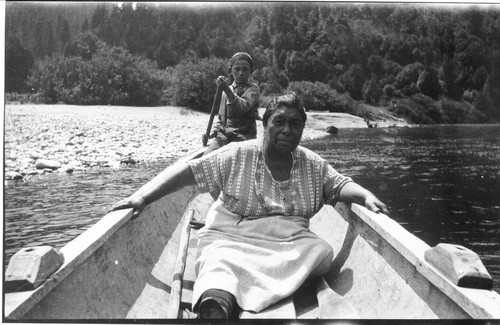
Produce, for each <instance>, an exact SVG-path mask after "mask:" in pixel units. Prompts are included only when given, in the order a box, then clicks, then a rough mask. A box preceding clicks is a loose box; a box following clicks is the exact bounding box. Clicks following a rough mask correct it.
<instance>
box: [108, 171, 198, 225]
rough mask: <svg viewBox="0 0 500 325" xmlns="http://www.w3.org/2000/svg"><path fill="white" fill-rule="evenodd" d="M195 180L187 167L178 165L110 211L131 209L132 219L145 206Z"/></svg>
mask: <svg viewBox="0 0 500 325" xmlns="http://www.w3.org/2000/svg"><path fill="white" fill-rule="evenodd" d="M195 184H196V179H195V178H194V174H193V172H192V171H191V168H190V167H189V165H188V164H187V163H186V164H180V165H178V166H175V167H173V170H171V171H170V172H169V173H166V174H165V175H164V176H163V178H160V179H158V180H157V181H156V182H155V183H154V184H153V185H152V186H151V187H150V188H148V189H147V190H145V191H144V192H141V193H139V194H134V195H132V196H131V197H129V198H126V199H123V200H121V201H118V202H117V203H115V204H114V205H113V206H112V207H111V211H115V210H121V209H127V208H133V209H134V214H133V218H136V217H137V216H139V214H140V213H141V211H142V210H143V209H144V207H146V205H148V204H150V203H152V202H154V201H156V200H158V199H159V198H161V197H163V196H165V195H167V194H169V193H172V192H175V191H177V190H179V189H181V188H183V187H184V186H188V185H195Z"/></svg>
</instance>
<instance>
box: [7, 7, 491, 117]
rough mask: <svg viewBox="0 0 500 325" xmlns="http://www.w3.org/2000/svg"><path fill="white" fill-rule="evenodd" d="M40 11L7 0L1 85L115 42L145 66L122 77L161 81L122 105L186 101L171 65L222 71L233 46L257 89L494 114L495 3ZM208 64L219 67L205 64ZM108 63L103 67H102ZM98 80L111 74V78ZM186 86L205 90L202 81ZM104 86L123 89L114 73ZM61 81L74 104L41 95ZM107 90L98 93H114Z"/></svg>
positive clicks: (26, 85) (19, 86)
mask: <svg viewBox="0 0 500 325" xmlns="http://www.w3.org/2000/svg"><path fill="white" fill-rule="evenodd" d="M49 7H50V8H48V7H47V5H41V4H33V3H32V4H26V3H14V2H12V3H10V2H9V3H7V6H6V32H7V35H6V36H7V37H6V39H7V44H6V88H7V89H6V90H7V91H8V92H26V91H30V90H33V91H41V90H40V88H36V87H34V86H36V85H38V87H40V84H41V83H40V82H38V83H37V80H35V79H36V78H43V75H44V73H49V71H52V70H54V69H52V70H51V69H48V68H47V67H48V66H49V65H50V64H51V63H50V62H57V60H55V61H54V59H52V61H50V59H48V58H54V57H56V56H57V57H59V58H61V59H60V61H61V62H62V61H63V59H62V58H64V59H66V60H68V59H69V58H73V59H72V60H77V59H74V58H78V60H80V61H81V62H80V63H81V65H82V66H86V67H88V68H90V65H89V64H86V65H85V64H83V62H84V61H89V60H94V66H95V65H96V62H100V63H99V64H101V63H102V62H101V61H102V60H104V61H106V59H104V57H110V55H109V53H108V52H113V51H114V52H116V51H118V50H117V49H121V50H120V51H122V52H120V53H122V54H123V55H121V56H118V57H119V58H117V56H116V55H115V59H117V60H121V59H124V58H125V57H128V56H130V57H134V60H136V65H137V67H139V66H141V62H143V63H144V64H145V66H147V67H148V68H147V69H146V70H147V71H148V75H147V76H146V75H143V76H142V77H140V78H139V77H137V78H136V79H137V80H135V81H134V82H132V81H130V80H132V79H133V78H132V77H131V75H134V72H133V71H132V70H130V69H129V70H130V71H128V70H127V71H128V72H126V73H127V76H125V72H124V71H122V72H121V74H120V77H121V78H122V79H123V78H128V79H129V82H130V84H133V83H135V82H145V80H148V81H147V82H146V83H147V84H148V85H149V86H150V87H159V89H157V90H153V91H152V92H155V91H156V93H157V94H156V95H154V96H152V95H149V97H148V98H150V99H151V98H154V100H153V101H152V102H149V101H144V100H142V101H135V102H131V101H130V94H128V93H127V94H125V95H123V94H122V95H119V96H115V97H116V98H121V99H120V100H121V102H120V103H122V104H124V103H125V104H127V103H129V104H137V102H141V103H143V104H148V103H149V104H158V103H175V104H186V102H189V103H191V102H196V100H194V101H193V100H191V99H190V100H186V99H185V98H184V99H183V96H181V95H180V94H178V93H176V91H181V90H180V89H178V86H177V84H178V83H180V82H181V79H182V78H184V77H185V75H183V74H181V73H179V70H182V69H184V70H183V71H186V70H188V71H189V69H193V70H196V69H197V68H200V67H201V68H203V67H204V68H203V69H204V70H205V72H206V73H208V74H209V76H207V77H206V78H208V77H210V78H211V77H212V76H211V74H215V73H220V72H221V69H222V71H223V66H224V64H223V60H224V59H227V58H228V57H229V56H231V55H232V54H233V53H234V52H236V51H247V52H249V53H251V54H252V56H253V57H254V59H255V62H256V71H255V73H254V78H255V79H256V81H257V82H259V84H260V85H261V89H262V91H263V94H268V93H272V92H276V91H280V90H281V89H283V88H286V87H288V85H289V84H290V83H293V84H294V86H295V87H296V89H297V90H299V91H303V92H316V93H322V94H328V95H324V96H323V97H325V98H326V97H328V96H330V95H331V96H337V97H339V98H340V97H342V96H343V97H344V98H345V97H346V96H347V97H349V100H351V99H352V100H354V101H362V102H364V103H367V104H371V105H379V106H391V105H396V104H398V105H399V104H400V103H404V101H405V100H408V99H412V104H411V105H406V106H404V105H403V106H401V105H400V106H399V108H398V109H397V110H398V113H399V114H403V115H405V112H404V111H405V110H408V109H409V110H411V111H412V112H414V111H416V110H418V109H416V108H415V107H413V106H415V105H420V106H422V105H423V104H422V103H427V104H425V105H424V106H425V107H423V108H422V110H424V113H423V115H422V116H420V117H415V116H412V118H413V119H416V120H417V121H416V122H425V119H424V117H425V116H424V115H426V114H427V117H428V118H430V119H431V120H433V121H434V122H446V121H447V120H446V119H445V118H444V117H445V116H446V114H444V113H446V112H442V111H443V109H445V108H446V107H448V106H450V105H451V104H450V103H451V102H460V103H462V104H460V105H463V104H465V105H469V106H467V108H466V109H468V108H470V107H472V108H471V109H474V110H476V111H477V112H475V114H477V115H478V116H480V118H479V120H488V119H499V118H500V101H499V100H498V91H497V90H498V89H500V83H499V79H500V76H499V73H500V72H499V68H498V63H499V61H500V46H499V45H500V10H499V8H498V7H491V8H485V7H475V6H467V7H456V6H447V5H443V6H441V7H436V6H434V7H432V6H428V5H427V6H426V5H418V4H414V5H411V4H395V5H389V4H377V3H372V4H345V3H344V4H340V3H328V2H317V3H316V2H297V3H296V2H293V3H265V2H264V3H263V2H257V3H236V4H223V5H220V4H219V5H212V4H209V3H206V4H205V5H204V6H202V7H200V6H195V5H188V4H175V3H163V4H159V5H156V4H145V3H143V4H141V3H138V4H137V5H133V4H132V3H127V2H125V3H123V4H122V5H121V6H118V5H116V4H112V3H97V4H86V5H84V4H73V5H62V4H59V5H57V6H49ZM115 54H116V53H115ZM96 55H98V56H100V57H101V59H99V58H98V57H96ZM210 60H212V61H211V62H212V64H213V62H214V61H213V60H217V62H218V63H217V64H215V66H213V67H212V68H211V69H209V70H210V71H207V68H206V64H207V62H209V61H210ZM108 61H109V60H108ZM108 61H106V62H108ZM75 62H76V61H75ZM75 62H73V63H72V64H73V66H75V65H77V63H75ZM87 63H88V62H87ZM99 64H97V65H99ZM109 64H112V63H111V62H109V63H106V64H104V65H103V64H101V69H105V67H108V65H109ZM42 66H43V67H46V68H47V69H45V70H43V69H42V68H41V67H42ZM132 66H134V65H132ZM79 67H80V66H79ZM80 68H81V67H80ZM65 69H70V67H66V68H65ZM105 70H106V69H105ZM108 70H110V73H111V72H112V71H113V73H116V70H113V69H108ZM43 71H45V72H43ZM93 73H94V74H99V72H98V71H94V72H93ZM87 74H88V73H87ZM49 75H50V78H53V77H54V76H55V75H53V74H50V73H49V74H48V75H46V76H45V77H48V76H49ZM83 75H84V74H83V73H82V74H81V75H79V76H83ZM88 75H89V76H88V79H87V81H88V82H90V83H93V82H96V81H95V78H93V77H92V76H91V75H92V74H88ZM100 77H101V78H104V79H106V78H107V79H108V81H109V80H115V79H116V76H112V75H107V76H104V77H103V76H100ZM50 78H49V79H50ZM200 78H202V77H200ZM153 80H154V81H153ZM38 81H40V80H38ZM108 83H109V82H108ZM193 83H196V84H197V86H196V87H204V88H206V87H207V82H206V81H200V80H198V81H196V82H194V81H193ZM102 84H103V85H104V84H105V82H102ZM110 84H113V85H114V86H113V87H118V88H116V89H123V88H124V86H123V84H121V83H120V82H118V81H116V80H115V81H114V82H111V83H110ZM151 85H157V86H151ZM191 86H192V85H191ZM57 87H59V88H61V89H60V90H57V89H58V88H57ZM64 87H70V88H71V89H73V90H72V92H73V97H72V98H73V99H74V100H76V101H77V102H78V100H79V97H78V96H79V95H78V94H79V93H78V91H77V90H78V89H82V85H77V84H76V81H75V83H71V82H68V81H64V82H62V81H61V82H60V83H59V85H53V87H52V88H53V89H52V91H53V93H54V94H55V95H53V96H55V97H53V98H52V99H51V100H53V101H54V100H59V101H61V100H64V98H63V97H64V96H63V97H61V95H59V93H61V92H62V88H64ZM103 87H105V86H103ZM120 87H121V88H120ZM196 87H194V88H193V90H196ZM35 88H36V89H35ZM56 88H57V89H56ZM204 88H203V89H201V93H203V95H202V96H201V97H204V98H206V99H207V100H210V98H209V96H208V95H207V94H208V93H209V92H210V91H209V90H207V89H204ZM64 89H66V88H64ZM116 89H115V90H113V91H108V92H109V93H113V92H115V93H117V92H118V91H119V90H116ZM175 89H178V90H175ZM65 91H66V92H68V91H67V89H66V90H65ZM85 92H87V93H88V91H87V90H85ZM77 93H78V94H77ZM143 93H146V91H145V90H144V91H143ZM75 94H76V95H75ZM141 94H142V93H141ZM141 94H139V95H138V94H136V95H134V96H142V95H144V94H142V95H141ZM144 96H145V95H144ZM49 97H50V96H49ZM110 98H114V97H113V96H104V97H103V96H94V99H93V100H92V101H90V102H92V103H93V102H95V101H100V100H106V101H107V103H110V101H111V99H110ZM325 101H326V100H323V101H320V102H318V104H317V105H316V107H315V108H317V109H331V107H330V108H328V107H324V104H325V103H326V102H325ZM433 101H441V102H440V105H437V106H436V105H435V104H432V105H431V104H430V103H433ZM444 101H446V102H444ZM321 102H322V103H323V106H322V104H321ZM111 103H115V102H113V101H111ZM419 103H420V104H419ZM205 104H206V103H205V102H204V101H201V102H200V103H199V105H201V106H203V105H205ZM457 105H458V104H457ZM430 106H432V107H431V108H429V107H430ZM412 107H413V108H412ZM427 111H428V112H427ZM436 112H437V113H436ZM406 113H408V112H406ZM432 114H434V115H432ZM432 116H434V117H432ZM419 118H420V120H419ZM440 119H441V120H440Z"/></svg>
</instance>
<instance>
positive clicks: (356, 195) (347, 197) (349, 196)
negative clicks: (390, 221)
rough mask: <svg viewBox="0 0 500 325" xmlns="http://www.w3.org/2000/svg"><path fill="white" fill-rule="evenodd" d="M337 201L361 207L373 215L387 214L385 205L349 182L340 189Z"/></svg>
mask: <svg viewBox="0 0 500 325" xmlns="http://www.w3.org/2000/svg"><path fill="white" fill-rule="evenodd" d="M339 200H340V201H343V202H352V203H357V204H360V205H363V206H365V207H366V208H367V209H368V210H370V211H373V212H375V213H379V212H382V213H384V214H389V210H388V209H387V207H386V205H385V204H384V203H382V202H381V201H380V200H379V199H378V198H377V197H376V196H375V195H373V193H372V192H370V191H368V190H367V189H365V188H364V187H362V186H361V185H359V184H357V183H354V182H349V183H347V184H345V185H344V186H343V187H342V189H341V190H340V193H339Z"/></svg>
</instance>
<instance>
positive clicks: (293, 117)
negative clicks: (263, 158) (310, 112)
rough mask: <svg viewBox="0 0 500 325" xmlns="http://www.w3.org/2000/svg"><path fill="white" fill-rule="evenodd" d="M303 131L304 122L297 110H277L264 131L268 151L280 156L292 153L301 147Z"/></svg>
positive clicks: (282, 108) (284, 108) (286, 108)
mask: <svg viewBox="0 0 500 325" xmlns="http://www.w3.org/2000/svg"><path fill="white" fill-rule="evenodd" d="M303 130H304V120H303V119H302V117H301V115H300V113H299V111H298V110H297V109H296V108H289V107H284V106H281V107H279V108H277V109H276V110H275V111H274V112H273V114H272V115H271V116H270V117H269V120H268V121H267V126H266V127H265V129H264V142H265V145H266V147H267V150H271V151H270V152H273V153H280V154H288V153H290V152H292V151H293V150H295V148H297V146H298V145H299V142H300V139H301V138H302V131H303Z"/></svg>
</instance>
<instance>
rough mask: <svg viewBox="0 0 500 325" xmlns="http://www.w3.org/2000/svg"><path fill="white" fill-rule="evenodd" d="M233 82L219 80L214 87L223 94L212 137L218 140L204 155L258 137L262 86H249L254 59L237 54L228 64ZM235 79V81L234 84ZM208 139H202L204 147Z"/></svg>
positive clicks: (228, 79) (251, 84) (229, 79)
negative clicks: (257, 121)
mask: <svg viewBox="0 0 500 325" xmlns="http://www.w3.org/2000/svg"><path fill="white" fill-rule="evenodd" d="M228 70H229V74H230V78H226V77H224V76H219V77H218V78H217V79H216V80H215V83H216V84H217V86H218V87H220V88H221V89H222V91H223V93H222V98H221V102H220V107H219V118H218V120H217V123H216V124H215V125H214V127H213V128H212V132H211V134H210V137H211V138H213V137H215V140H214V141H212V142H211V143H210V145H209V147H208V148H207V150H206V151H205V154H207V153H209V152H212V151H214V150H217V149H219V148H220V147H222V146H225V145H227V144H228V143H230V142H238V141H245V140H250V139H255V138H256V137H257V125H256V123H255V119H256V117H257V116H258V112H257V109H258V106H259V96H260V93H259V86H257V84H255V83H252V82H250V76H251V74H252V71H253V60H252V57H251V56H250V55H249V54H248V53H246V52H238V53H236V54H234V55H233V56H232V57H231V59H230V60H229V66H228ZM231 79H232V81H231ZM207 141H208V139H207V138H206V135H205V134H204V135H203V143H206V142H207Z"/></svg>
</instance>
